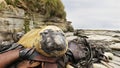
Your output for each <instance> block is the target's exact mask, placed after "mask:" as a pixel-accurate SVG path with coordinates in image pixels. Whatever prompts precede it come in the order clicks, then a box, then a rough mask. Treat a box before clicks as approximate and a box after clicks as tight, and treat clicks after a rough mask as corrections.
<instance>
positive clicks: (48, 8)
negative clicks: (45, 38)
mask: <svg viewBox="0 0 120 68" xmlns="http://www.w3.org/2000/svg"><path fill="white" fill-rule="evenodd" d="M0 24H1V25H0V31H9V32H19V31H25V32H27V31H29V30H30V29H33V28H41V27H42V26H47V25H56V26H59V27H60V28H62V29H63V30H64V31H68V30H70V29H68V28H69V27H70V26H71V24H70V23H69V22H68V21H67V20H66V12H65V11H64V6H63V4H62V2H61V0H52V1H49V0H35V1H32V0H30V1H27V0H1V1H0Z"/></svg>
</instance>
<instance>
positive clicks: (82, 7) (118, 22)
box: [62, 0, 120, 30]
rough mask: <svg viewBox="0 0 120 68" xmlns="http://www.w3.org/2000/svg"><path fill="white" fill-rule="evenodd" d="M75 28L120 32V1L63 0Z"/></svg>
mask: <svg viewBox="0 0 120 68" xmlns="http://www.w3.org/2000/svg"><path fill="white" fill-rule="evenodd" d="M62 1H63V4H64V6H65V10H66V12H67V20H70V21H72V25H73V26H74V27H75V28H85V29H117V30H120V0H62Z"/></svg>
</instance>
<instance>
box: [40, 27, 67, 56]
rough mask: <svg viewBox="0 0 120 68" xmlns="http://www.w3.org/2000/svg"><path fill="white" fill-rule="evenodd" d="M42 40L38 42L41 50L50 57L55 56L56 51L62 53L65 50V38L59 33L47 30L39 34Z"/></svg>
mask: <svg viewBox="0 0 120 68" xmlns="http://www.w3.org/2000/svg"><path fill="white" fill-rule="evenodd" d="M40 35H41V36H42V39H41V41H40V43H41V48H42V50H44V51H45V52H46V53H48V54H50V55H56V53H57V51H63V50H65V49H66V46H67V44H66V40H65V36H64V34H63V33H62V32H60V31H53V30H51V29H47V30H45V31H44V32H42V33H40Z"/></svg>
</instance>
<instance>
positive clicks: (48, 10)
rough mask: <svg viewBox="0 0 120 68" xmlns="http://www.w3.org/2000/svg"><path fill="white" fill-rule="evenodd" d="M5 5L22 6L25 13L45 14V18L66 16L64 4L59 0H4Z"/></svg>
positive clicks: (63, 17)
mask: <svg viewBox="0 0 120 68" xmlns="http://www.w3.org/2000/svg"><path fill="white" fill-rule="evenodd" d="M5 2H6V3H7V5H12V6H13V7H18V8H22V9H24V10H25V11H27V13H30V12H37V13H41V14H43V15H45V17H46V18H50V17H59V18H62V19H65V18H66V12H65V11H64V5H63V3H62V2H61V0H5Z"/></svg>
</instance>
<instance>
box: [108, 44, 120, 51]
mask: <svg viewBox="0 0 120 68" xmlns="http://www.w3.org/2000/svg"><path fill="white" fill-rule="evenodd" d="M109 47H110V48H111V49H115V50H120V43H115V44H111V45H110V46H109Z"/></svg>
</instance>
